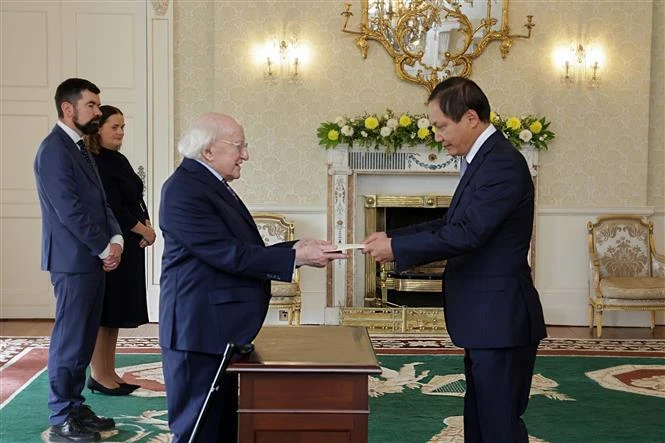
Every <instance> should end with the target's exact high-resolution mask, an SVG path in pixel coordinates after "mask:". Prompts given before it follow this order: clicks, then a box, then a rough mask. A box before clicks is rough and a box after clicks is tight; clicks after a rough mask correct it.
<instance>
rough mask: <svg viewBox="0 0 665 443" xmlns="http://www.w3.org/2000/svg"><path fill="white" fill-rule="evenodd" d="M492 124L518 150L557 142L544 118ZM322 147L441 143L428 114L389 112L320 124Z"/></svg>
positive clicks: (495, 117)
mask: <svg viewBox="0 0 665 443" xmlns="http://www.w3.org/2000/svg"><path fill="white" fill-rule="evenodd" d="M490 122H491V123H492V124H493V125H494V126H495V127H496V128H497V129H498V130H500V131H501V132H503V135H504V136H505V137H506V138H507V139H508V141H510V142H511V143H512V144H513V145H514V146H516V147H517V148H521V147H522V146H524V145H532V146H533V147H534V148H535V149H544V150H547V147H548V146H547V144H548V142H550V141H552V140H553V139H554V136H555V134H554V132H552V131H550V130H549V126H550V122H548V121H547V120H546V119H545V117H540V118H538V117H536V116H533V115H527V116H522V117H509V118H507V119H504V118H503V117H501V115H499V114H498V113H496V112H494V111H492V112H491V113H490ZM316 133H317V136H318V137H319V145H320V146H323V147H324V148H326V149H332V148H335V147H336V146H337V145H340V144H346V145H348V146H349V147H354V146H360V147H364V148H366V149H370V148H372V149H380V148H381V147H384V148H385V150H386V152H388V153H390V152H394V151H397V150H399V149H402V148H403V147H405V146H406V147H413V146H416V145H425V146H428V147H429V148H430V149H436V150H437V151H441V149H442V145H441V143H439V142H437V141H436V140H434V130H433V128H432V125H431V123H430V121H429V119H428V118H427V116H426V115H425V114H409V113H401V114H399V115H398V114H395V113H394V112H393V111H391V110H390V109H388V110H386V112H385V114H383V115H381V116H377V115H376V114H364V115H361V116H358V117H354V118H349V117H343V116H340V117H337V118H335V120H334V121H332V122H330V121H326V122H323V123H321V126H319V128H318V129H317V132H316Z"/></svg>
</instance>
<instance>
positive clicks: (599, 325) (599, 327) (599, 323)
mask: <svg viewBox="0 0 665 443" xmlns="http://www.w3.org/2000/svg"><path fill="white" fill-rule="evenodd" d="M601 335H603V311H601V310H598V309H597V310H596V337H598V338H600V337H601Z"/></svg>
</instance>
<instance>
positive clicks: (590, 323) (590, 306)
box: [589, 303, 594, 331]
mask: <svg viewBox="0 0 665 443" xmlns="http://www.w3.org/2000/svg"><path fill="white" fill-rule="evenodd" d="M593 314H594V312H593V304H592V303H589V329H591V331H593Z"/></svg>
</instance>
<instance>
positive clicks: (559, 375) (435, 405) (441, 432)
mask: <svg viewBox="0 0 665 443" xmlns="http://www.w3.org/2000/svg"><path fill="white" fill-rule="evenodd" d="M379 361H380V363H381V366H382V367H384V368H390V369H392V370H394V371H395V372H390V371H385V370H384V373H383V375H382V377H380V378H379V380H381V381H385V382H386V383H384V384H379V385H376V384H374V383H373V385H375V388H376V390H377V391H379V392H377V393H376V394H374V395H377V396H376V397H370V409H371V415H370V419H369V435H370V438H369V441H370V442H374V443H382V442H399V443H411V442H413V443H416V442H417V443H423V442H429V441H435V442H457V441H459V442H463V439H462V438H461V435H462V434H461V429H459V428H458V427H457V426H456V425H458V426H461V416H462V414H463V397H462V396H450V395H428V394H425V393H424V392H427V391H430V390H431V389H432V388H434V387H439V386H443V387H440V388H439V390H440V391H444V390H448V391H451V393H454V392H457V393H459V395H462V392H463V389H464V382H463V381H456V380H457V379H459V378H460V377H461V375H462V374H463V362H462V357H461V356H431V355H423V356H417V355H400V356H397V355H391V356H379ZM414 362H420V363H421V364H417V365H413V363H414ZM664 364H665V359H662V358H660V359H659V358H635V357H631V358H624V357H591V358H590V357H554V356H539V357H538V359H537V360H536V369H535V373H536V374H540V376H536V377H534V383H533V385H532V389H531V399H530V401H529V407H528V409H527V413H526V414H525V416H524V420H525V422H526V425H527V428H528V430H529V434H530V436H531V437H532V441H547V442H562V443H568V442H581V443H582V442H584V443H591V442H598V443H601V442H602V443H610V442H631V443H637V442H645V443H646V442H649V443H652V442H665V398H662V397H655V396H650V395H642V394H636V393H630V392H622V391H616V390H610V389H607V388H604V387H601V386H600V385H599V384H598V383H597V382H595V381H594V380H592V379H590V378H589V377H587V376H585V373H587V372H590V371H596V370H601V369H605V368H610V367H614V366H619V365H664ZM407 365H408V366H407ZM400 369H401V371H400ZM456 374H459V375H460V376H459V377H454V375H456ZM446 375H449V376H450V375H453V377H449V378H450V379H451V380H446V379H445V378H444V379H441V377H439V378H440V379H441V381H440V382H439V383H436V380H437V379H435V383H432V379H433V378H434V377H435V376H446ZM386 377H387V378H386ZM391 379H392V380H393V382H392V383H391V382H390V380H391ZM462 380H463V378H462ZM446 382H448V383H446ZM655 383H656V384H657V386H656V387H657V388H658V389H659V391H660V393H661V394H663V393H665V377H663V371H662V370H661V371H660V376H659V377H657V378H656V380H655ZM382 385H387V386H386V387H385V390H388V391H390V390H397V389H396V388H395V386H396V385H401V386H403V387H404V389H403V392H401V393H385V394H382V391H381V389H382V388H383V386H382ZM455 417H459V418H455ZM444 419H446V421H447V422H448V423H450V424H451V425H452V426H451V427H447V426H446V425H445V424H444ZM405 430H407V431H405ZM458 431H459V432H458Z"/></svg>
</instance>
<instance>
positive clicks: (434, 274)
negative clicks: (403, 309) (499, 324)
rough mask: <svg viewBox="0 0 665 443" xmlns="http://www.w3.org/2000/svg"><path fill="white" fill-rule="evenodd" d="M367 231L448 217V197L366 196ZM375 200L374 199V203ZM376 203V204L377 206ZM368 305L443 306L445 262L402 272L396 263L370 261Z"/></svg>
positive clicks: (396, 227)
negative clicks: (396, 266)
mask: <svg viewBox="0 0 665 443" xmlns="http://www.w3.org/2000/svg"><path fill="white" fill-rule="evenodd" d="M365 197H366V202H367V201H368V200H369V201H370V203H372V204H370V205H369V206H368V205H367V204H366V214H365V215H366V224H365V228H366V230H367V232H368V233H369V232H373V231H390V230H394V229H399V228H403V227H407V226H410V225H413V224H418V223H424V222H427V221H430V220H434V219H438V218H442V217H444V216H445V214H446V211H447V210H448V206H449V204H450V197H447V196H424V197H412V196H405V197H400V196H365ZM372 199H374V200H372ZM374 202H375V203H376V204H373V203H374ZM366 265H367V266H366V269H365V272H366V283H367V284H366V290H367V291H366V292H367V294H366V298H365V301H366V305H367V306H394V305H399V306H407V307H416V308H420V307H437V308H438V307H441V306H442V300H441V290H442V279H441V276H442V273H443V270H444V268H445V260H442V261H436V262H432V263H427V264H424V265H421V266H417V267H413V268H410V269H407V270H405V271H402V272H396V271H395V270H394V263H386V264H385V265H381V264H379V263H376V262H374V261H373V260H372V261H371V262H370V263H367V262H366Z"/></svg>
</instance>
